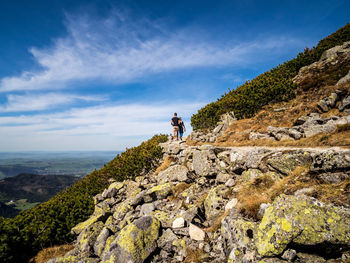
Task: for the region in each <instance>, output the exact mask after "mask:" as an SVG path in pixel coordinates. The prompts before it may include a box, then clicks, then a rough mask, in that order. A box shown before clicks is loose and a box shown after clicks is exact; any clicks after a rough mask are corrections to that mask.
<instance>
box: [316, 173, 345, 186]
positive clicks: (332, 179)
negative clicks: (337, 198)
mask: <svg viewBox="0 0 350 263" xmlns="http://www.w3.org/2000/svg"><path fill="white" fill-rule="evenodd" d="M317 177H318V178H319V179H321V180H322V181H324V182H327V183H331V184H338V183H340V182H342V181H344V180H347V179H348V178H350V174H349V173H345V172H337V173H334V172H330V173H321V174H318V175H317Z"/></svg>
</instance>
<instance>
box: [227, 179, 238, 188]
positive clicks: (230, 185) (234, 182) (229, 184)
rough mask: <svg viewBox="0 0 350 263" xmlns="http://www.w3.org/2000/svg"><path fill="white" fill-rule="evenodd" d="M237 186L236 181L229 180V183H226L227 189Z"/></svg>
mask: <svg viewBox="0 0 350 263" xmlns="http://www.w3.org/2000/svg"><path fill="white" fill-rule="evenodd" d="M235 184H236V181H235V180H234V179H228V180H227V182H226V183H225V185H226V186H227V187H232V186H234V185H235Z"/></svg>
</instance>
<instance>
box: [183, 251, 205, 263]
mask: <svg viewBox="0 0 350 263" xmlns="http://www.w3.org/2000/svg"><path fill="white" fill-rule="evenodd" d="M202 256H203V251H202V250H201V249H199V248H198V249H191V248H186V258H185V260H184V261H183V262H184V263H200V262H203V260H202Z"/></svg>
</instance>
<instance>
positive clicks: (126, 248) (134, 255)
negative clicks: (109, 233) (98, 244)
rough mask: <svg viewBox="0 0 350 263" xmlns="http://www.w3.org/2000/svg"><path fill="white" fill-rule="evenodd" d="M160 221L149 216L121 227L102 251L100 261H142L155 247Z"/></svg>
mask: <svg viewBox="0 0 350 263" xmlns="http://www.w3.org/2000/svg"><path fill="white" fill-rule="evenodd" d="M159 228H160V223H159V221H158V220H157V219H155V218H154V217H151V216H145V217H141V218H139V219H137V220H136V221H134V222H133V223H131V224H129V225H127V226H126V227H125V228H123V229H122V230H121V231H120V233H119V235H118V237H117V238H116V239H115V240H114V242H113V243H112V244H111V245H110V247H109V249H108V250H107V251H106V250H105V251H104V252H103V255H102V257H103V260H102V262H128V263H129V262H130V263H142V262H144V261H145V259H147V257H148V256H149V255H150V254H151V253H152V252H153V251H154V250H155V249H156V248H157V239H158V236H159Z"/></svg>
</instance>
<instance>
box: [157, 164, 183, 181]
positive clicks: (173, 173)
mask: <svg viewBox="0 0 350 263" xmlns="http://www.w3.org/2000/svg"><path fill="white" fill-rule="evenodd" d="M187 173H188V169H187V167H186V166H183V165H173V166H170V167H169V168H168V169H166V170H164V171H162V172H160V173H159V174H158V182H159V183H166V182H172V181H179V182H183V181H186V180H187V179H188V178H187Z"/></svg>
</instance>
